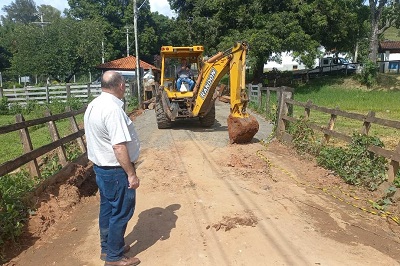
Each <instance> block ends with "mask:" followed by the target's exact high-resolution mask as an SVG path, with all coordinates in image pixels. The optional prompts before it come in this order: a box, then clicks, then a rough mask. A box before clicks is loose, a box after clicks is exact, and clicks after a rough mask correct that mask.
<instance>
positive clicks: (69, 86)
mask: <svg viewBox="0 0 400 266" xmlns="http://www.w3.org/2000/svg"><path fill="white" fill-rule="evenodd" d="M65 90H66V91H67V100H68V99H69V98H71V84H69V83H68V84H67V85H65Z"/></svg>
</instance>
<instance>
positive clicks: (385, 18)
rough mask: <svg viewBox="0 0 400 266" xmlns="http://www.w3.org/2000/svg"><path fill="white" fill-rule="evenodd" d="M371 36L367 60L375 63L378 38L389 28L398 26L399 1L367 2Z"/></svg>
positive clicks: (375, 0) (373, 0)
mask: <svg viewBox="0 0 400 266" xmlns="http://www.w3.org/2000/svg"><path fill="white" fill-rule="evenodd" d="M369 8H370V21H371V34H370V39H369V60H371V61H372V62H374V63H375V62H376V60H377V54H378V46H379V37H380V36H381V35H382V34H383V33H384V32H385V31H386V30H387V29H388V28H390V27H391V26H397V27H399V26H400V1H399V0H369Z"/></svg>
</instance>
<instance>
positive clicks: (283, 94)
mask: <svg viewBox="0 0 400 266" xmlns="http://www.w3.org/2000/svg"><path fill="white" fill-rule="evenodd" d="M279 94H280V96H279V97H278V98H279V104H278V106H279V109H278V110H279V111H278V127H277V132H276V135H277V137H278V139H281V138H282V137H283V134H284V133H285V130H286V124H285V121H284V120H283V116H284V115H287V114H288V113H289V106H288V104H287V103H286V99H291V98H292V92H291V91H284V90H283V89H280V90H279Z"/></svg>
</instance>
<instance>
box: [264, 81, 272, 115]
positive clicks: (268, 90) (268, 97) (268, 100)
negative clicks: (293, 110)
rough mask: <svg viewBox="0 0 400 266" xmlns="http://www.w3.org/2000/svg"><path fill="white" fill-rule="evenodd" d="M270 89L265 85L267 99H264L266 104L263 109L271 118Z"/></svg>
mask: <svg viewBox="0 0 400 266" xmlns="http://www.w3.org/2000/svg"><path fill="white" fill-rule="evenodd" d="M270 101H271V90H270V89H269V88H268V87H267V100H266V102H267V103H266V106H265V111H266V112H267V117H268V118H269V119H270V118H271V104H270Z"/></svg>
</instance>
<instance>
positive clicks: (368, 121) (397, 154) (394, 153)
mask: <svg viewBox="0 0 400 266" xmlns="http://www.w3.org/2000/svg"><path fill="white" fill-rule="evenodd" d="M293 106H300V107H304V117H305V119H308V118H309V117H310V112H311V110H316V111H319V112H323V113H326V114H328V115H329V119H328V121H327V126H326V127H324V126H320V125H317V124H315V123H311V122H309V123H308V125H309V126H310V128H312V129H313V130H317V131H320V132H322V133H323V134H324V142H325V143H328V142H329V139H330V138H331V137H335V138H338V139H341V140H344V141H346V142H351V140H352V137H351V136H349V135H346V134H344V133H341V132H338V131H335V130H334V127H335V122H336V119H337V117H338V116H341V117H345V118H348V119H352V120H356V121H359V122H360V124H361V125H362V127H361V128H362V129H361V133H362V134H365V135H368V132H369V130H370V128H371V126H372V125H373V124H376V125H380V126H385V127H388V128H395V129H400V121H393V120H387V119H382V118H378V117H375V113H374V112H369V113H368V114H367V115H362V114H356V113H350V112H345V111H341V110H339V109H330V108H326V107H320V106H317V105H315V104H313V103H312V102H311V101H308V102H306V103H304V102H298V101H295V100H293V94H292V92H290V91H286V92H283V93H282V97H281V100H280V102H279V117H278V125H277V126H278V127H277V137H278V138H279V139H281V140H284V141H288V142H291V140H292V136H291V135H290V134H289V133H287V132H286V128H287V125H288V123H290V122H296V121H298V119H296V118H294V117H292V116H290V115H289V113H290V111H289V110H290V109H291V108H293ZM368 150H370V151H372V152H373V153H375V154H377V155H380V156H383V157H385V158H387V159H388V160H389V169H388V178H389V182H390V183H392V182H393V180H394V178H395V176H396V174H397V172H398V171H399V162H400V142H399V144H398V145H397V147H396V148H395V149H394V150H388V149H384V148H381V147H378V146H375V145H370V146H369V147H368Z"/></svg>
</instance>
